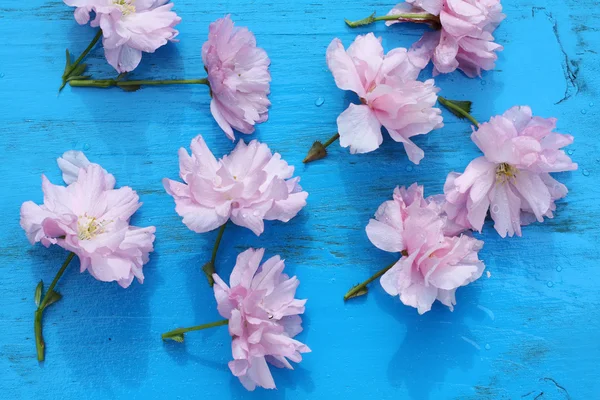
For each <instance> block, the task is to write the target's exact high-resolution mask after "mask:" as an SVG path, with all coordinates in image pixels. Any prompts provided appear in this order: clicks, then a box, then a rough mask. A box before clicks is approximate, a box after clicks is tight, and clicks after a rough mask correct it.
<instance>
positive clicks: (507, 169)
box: [496, 163, 518, 183]
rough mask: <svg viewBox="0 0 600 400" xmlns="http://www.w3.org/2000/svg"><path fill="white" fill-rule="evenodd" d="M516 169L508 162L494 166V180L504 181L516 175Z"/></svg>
mask: <svg viewBox="0 0 600 400" xmlns="http://www.w3.org/2000/svg"><path fill="white" fill-rule="evenodd" d="M517 172H518V170H517V169H516V168H515V167H513V166H512V165H510V164H507V163H502V164H499V165H498V166H497V167H496V182H500V183H505V182H508V181H509V180H511V179H513V178H514V177H515V176H516V175H517Z"/></svg>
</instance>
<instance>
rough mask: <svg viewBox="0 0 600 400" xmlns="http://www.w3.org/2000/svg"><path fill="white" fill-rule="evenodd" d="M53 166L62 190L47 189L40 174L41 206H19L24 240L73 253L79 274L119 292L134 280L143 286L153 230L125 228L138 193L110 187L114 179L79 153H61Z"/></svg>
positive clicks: (46, 180) (127, 226)
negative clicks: (111, 284) (60, 173)
mask: <svg viewBox="0 0 600 400" xmlns="http://www.w3.org/2000/svg"><path fill="white" fill-rule="evenodd" d="M58 163H59V166H60V168H61V170H62V171H63V177H64V180H65V182H66V183H67V184H68V186H66V187H65V186H59V185H53V184H52V183H50V181H49V180H48V179H47V178H46V177H45V176H44V175H42V190H43V192H44V203H43V204H42V205H37V204H35V203H33V202H31V201H27V202H25V203H23V205H22V206H21V227H22V228H23V229H24V230H25V232H26V234H27V237H28V239H29V241H30V242H31V243H32V244H35V243H37V242H41V243H42V244H43V245H44V246H46V247H49V246H50V245H58V246H60V247H62V248H64V249H66V250H68V251H71V252H73V253H75V254H76V255H77V256H78V257H79V260H80V263H81V272H83V271H86V270H87V271H88V272H89V273H90V274H91V275H92V276H93V277H94V278H96V279H98V280H100V281H104V282H113V281H116V282H117V283H118V284H119V285H120V286H122V287H124V288H126V287H128V286H129V285H130V284H131V282H132V281H133V278H134V277H135V278H137V279H138V280H139V281H140V283H141V282H143V280H144V274H143V272H142V267H143V266H144V264H145V263H147V262H148V258H149V257H148V255H149V253H150V252H152V251H153V246H152V244H153V242H154V232H155V228H154V227H153V226H151V227H148V228H138V227H135V226H131V225H130V224H129V219H130V218H131V216H132V215H133V214H134V213H135V211H136V210H137V209H138V208H139V207H140V206H141V205H142V204H141V203H140V202H139V197H138V195H137V194H136V193H135V191H133V190H132V189H131V188H129V187H122V188H119V189H115V188H114V186H115V179H114V177H113V176H112V175H110V174H108V173H107V172H106V171H105V170H103V169H102V167H100V166H99V165H97V164H92V163H90V162H89V161H88V160H87V158H86V157H85V155H83V153H81V152H74V151H71V152H67V153H65V154H64V156H63V157H62V158H59V160H58ZM75 175H77V178H75Z"/></svg>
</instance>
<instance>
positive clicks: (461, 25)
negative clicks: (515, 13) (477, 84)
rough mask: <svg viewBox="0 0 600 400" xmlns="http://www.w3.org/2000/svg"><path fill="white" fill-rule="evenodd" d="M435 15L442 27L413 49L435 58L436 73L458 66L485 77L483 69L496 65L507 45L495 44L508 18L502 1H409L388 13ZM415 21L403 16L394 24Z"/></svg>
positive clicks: (428, 33) (470, 74)
mask: <svg viewBox="0 0 600 400" xmlns="http://www.w3.org/2000/svg"><path fill="white" fill-rule="evenodd" d="M405 13H410V14H432V15H434V16H437V17H439V23H440V25H441V29H440V30H438V31H435V32H427V33H425V34H424V35H423V37H422V38H421V40H419V41H418V42H417V43H415V44H414V45H413V47H412V49H411V50H413V51H417V52H419V53H421V54H427V55H428V56H429V57H431V58H433V65H434V69H433V74H434V76H435V75H437V74H439V73H442V74H446V73H449V72H453V71H454V70H455V69H456V68H458V69H460V70H461V71H463V72H464V73H465V74H466V75H467V76H469V77H470V78H474V77H476V76H481V70H482V69H483V70H486V71H489V70H491V69H493V68H494V66H495V63H496V60H497V59H498V56H497V54H496V52H498V51H501V50H503V47H502V46H500V45H499V44H497V43H494V36H493V35H492V32H494V30H495V29H496V28H497V27H498V25H499V24H500V22H502V20H503V19H504V18H505V15H504V14H502V5H501V4H500V0H406V2H404V3H400V4H398V5H397V6H396V7H394V8H393V9H392V10H391V11H390V12H389V13H388V15H397V14H405ZM406 21H412V20H410V19H404V18H399V20H397V21H388V22H387V23H386V24H387V25H391V24H395V23H398V22H406Z"/></svg>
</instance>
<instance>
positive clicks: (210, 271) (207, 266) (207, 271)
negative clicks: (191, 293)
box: [202, 261, 216, 287]
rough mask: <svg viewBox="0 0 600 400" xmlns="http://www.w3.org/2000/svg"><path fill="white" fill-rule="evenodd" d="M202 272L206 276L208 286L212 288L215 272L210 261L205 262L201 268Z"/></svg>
mask: <svg viewBox="0 0 600 400" xmlns="http://www.w3.org/2000/svg"><path fill="white" fill-rule="evenodd" d="M202 271H204V275H206V279H208V284H209V285H210V287H212V286H213V285H214V284H215V280H214V279H213V277H212V276H213V274H214V273H215V272H216V271H215V266H214V264H213V263H212V261H209V262H207V263H206V264H204V265H203V266H202Z"/></svg>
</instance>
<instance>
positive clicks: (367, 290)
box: [346, 284, 369, 300]
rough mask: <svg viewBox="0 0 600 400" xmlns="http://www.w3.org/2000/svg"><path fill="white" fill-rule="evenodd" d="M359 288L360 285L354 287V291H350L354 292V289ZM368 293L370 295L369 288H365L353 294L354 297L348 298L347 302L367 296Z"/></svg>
mask: <svg viewBox="0 0 600 400" xmlns="http://www.w3.org/2000/svg"><path fill="white" fill-rule="evenodd" d="M358 286H360V284H359V285H356V286H354V287H353V288H352V289H350V291H352V290H353V289H355V288H357V287H358ZM367 293H369V289H368V288H367V287H366V286H365V287H364V288H361V289H360V290H359V291H358V292H356V293H353V294H352V295H350V296H348V297H346V300H349V299H353V298H355V297H360V296H364V295H366V294H367Z"/></svg>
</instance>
